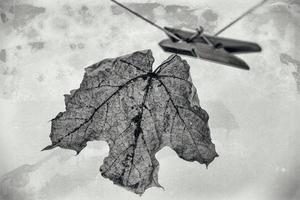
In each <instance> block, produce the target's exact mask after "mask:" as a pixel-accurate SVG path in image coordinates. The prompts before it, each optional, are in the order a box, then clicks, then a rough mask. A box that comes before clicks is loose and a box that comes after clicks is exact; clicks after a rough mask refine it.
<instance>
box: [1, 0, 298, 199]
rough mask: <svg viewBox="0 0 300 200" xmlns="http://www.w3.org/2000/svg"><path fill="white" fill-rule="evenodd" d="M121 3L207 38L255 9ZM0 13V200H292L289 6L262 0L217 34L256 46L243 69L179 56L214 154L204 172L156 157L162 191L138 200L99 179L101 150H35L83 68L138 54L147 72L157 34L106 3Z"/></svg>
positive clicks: (238, 2)
mask: <svg viewBox="0 0 300 200" xmlns="http://www.w3.org/2000/svg"><path fill="white" fill-rule="evenodd" d="M122 2H127V3H129V4H128V5H129V6H130V7H131V8H133V9H135V10H136V11H138V12H140V13H141V14H143V15H144V16H146V17H147V18H149V19H151V20H153V21H155V22H157V23H158V24H160V25H168V26H175V27H180V28H189V29H194V28H196V27H197V26H199V25H203V26H205V27H206V29H207V31H208V32H211V33H213V32H215V31H217V30H218V29H220V28H222V27H223V26H224V25H226V24H227V23H229V22H230V21H231V20H232V19H234V18H235V17H236V16H238V15H239V14H241V13H242V12H244V11H245V10H247V9H248V8H249V7H250V6H252V5H254V4H255V3H257V2H258V0H255V1H244V0H229V1H224V0H202V1H196V0H194V1H183V0H172V1H162V0H157V1H153V0H149V1H147V3H141V2H142V1H139V2H137V1H125V0H124V1H122ZM143 2H146V1H143ZM0 14H1V16H0V17H1V19H0V113H1V120H0V199H1V200H2V199H3V200H21V199H22V200H64V199H74V200H76V199H78V200H79V199H89V200H94V199H116V198H119V199H216V200H218V199H230V200H235V199H237V200H239V199H246V200H248V199H257V200H259V199H262V200H266V199H278V200H285V199H294V200H296V199H299V198H300V190H299V187H300V180H299V179H300V178H299V174H300V172H299V163H300V159H299V155H297V154H296V153H297V152H299V150H300V149H299V144H300V141H299V139H300V137H299V133H300V132H299V131H300V125H299V117H300V116H299V115H300V101H299V100H300V56H299V53H298V52H297V51H296V49H297V48H298V47H299V46H300V35H299V32H300V21H299V19H300V1H298V0H289V1H288V0H277V1H275V0H270V1H269V3H267V4H265V5H264V6H263V7H261V8H260V9H258V10H257V11H255V12H254V13H253V14H251V15H249V16H248V17H246V18H245V19H244V20H243V21H241V22H239V23H237V24H236V25H235V26H233V27H232V28H231V29H229V30H227V31H226V32H224V33H223V34H222V36H228V37H233V38H237V39H244V40H250V41H255V42H258V43H259V44H261V46H262V47H263V52H262V53H260V54H248V55H239V56H240V57H241V58H243V59H245V61H246V62H247V63H248V64H249V65H250V67H251V70H250V71H242V70H238V69H234V68H230V67H226V66H221V65H218V64H214V63H209V62H206V61H203V60H197V59H192V58H186V59H187V61H188V62H189V64H190V65H191V73H192V78H193V81H194V84H195V85H196V87H197V89H198V94H199V98H200V104H201V106H202V107H203V108H204V109H205V110H207V112H208V113H209V114H210V121H209V123H210V127H211V134H212V138H213V142H214V143H215V144H216V148H217V151H218V153H219V155H220V157H218V158H217V159H216V160H215V161H214V162H213V163H212V164H211V165H210V166H209V168H208V170H207V169H205V166H204V165H203V166H202V165H199V164H197V163H195V162H194V163H189V162H185V161H183V160H181V159H179V158H178V157H177V156H176V154H175V153H174V152H173V151H172V150H171V149H169V148H165V149H163V150H162V151H161V152H159V153H158V154H157V157H158V160H159V162H160V171H159V181H160V183H161V184H162V185H163V186H164V187H165V191H163V190H162V189H159V188H151V189H148V190H147V191H146V192H145V194H144V195H143V196H142V197H141V198H140V197H139V196H137V195H135V194H133V193H131V192H128V191H126V190H124V189H123V188H120V187H118V186H116V185H113V184H112V182H111V181H109V180H107V179H104V178H103V177H102V176H101V175H100V173H99V171H98V170H99V166H100V165H101V163H102V160H103V158H104V157H105V156H106V155H107V152H108V147H107V145H106V144H105V143H104V142H90V143H89V145H88V147H87V148H85V149H84V150H83V151H82V152H81V154H80V155H79V156H75V153H74V152H71V151H68V150H61V149H57V150H54V151H49V152H41V151H40V150H41V149H42V148H43V147H45V146H46V145H48V144H49V143H50V141H49V138H48V135H49V133H50V125H51V123H49V120H50V119H51V118H53V117H54V116H55V115H56V114H57V113H58V112H60V111H63V110H64V103H63V101H64V99H63V94H65V93H69V91H70V90H71V89H75V88H78V86H79V83H80V82H81V80H82V76H83V73H84V70H83V69H84V67H86V66H88V65H90V64H93V63H95V62H97V61H99V60H101V59H103V58H107V57H115V56H119V55H122V54H127V53H131V52H133V51H136V50H142V49H152V51H153V54H154V57H155V59H156V62H155V65H156V66H157V65H158V64H159V63H160V62H161V61H163V60H164V59H166V58H167V57H168V56H169V54H167V53H164V52H163V51H162V50H161V49H160V48H159V46H158V45H157V43H158V42H159V41H160V40H161V39H163V38H165V37H166V36H165V35H164V33H162V32H160V31H159V30H156V29H155V28H153V27H152V26H150V25H148V24H146V23H144V22H143V21H141V20H140V19H138V18H135V17H133V16H132V15H130V14H128V13H127V12H125V11H124V10H122V9H121V8H118V7H116V6H115V5H113V4H112V3H111V2H110V1H108V0H105V1H100V0H98V1H97V0H76V1H69V0H51V1H46V0H35V1H33V0H22V1H21V0H19V1H18V0H0Z"/></svg>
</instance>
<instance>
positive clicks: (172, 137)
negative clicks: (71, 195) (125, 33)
mask: <svg viewBox="0 0 300 200" xmlns="http://www.w3.org/2000/svg"><path fill="white" fill-rule="evenodd" d="M153 62H154V58H153V57H152V53H151V51H150V50H148V51H142V52H135V53H133V54H131V55H127V56H123V57H119V58H116V59H106V60H103V61H101V62H99V63H96V64H94V65H92V66H90V67H88V68H86V73H85V75H84V78H83V81H82V83H81V85H80V88H79V89H77V90H73V91H71V94H70V95H65V104H66V111H65V112H63V113H59V114H58V115H57V116H56V117H55V118H54V119H53V120H52V127H51V134H50V138H51V141H52V145H49V146H48V147H46V148H45V150H48V149H52V148H54V147H62V148H66V149H72V150H75V151H76V152H77V153H79V152H80V151H81V150H82V149H83V148H85V146H86V145H87V142H88V141H92V140H105V141H106V142H107V143H108V145H109V155H108V156H107V157H106V158H105V159H104V163H103V165H102V166H101V167H100V172H101V174H102V176H104V177H106V178H109V179H110V180H112V181H113V182H114V183H115V184H118V185H121V186H123V187H125V188H127V189H129V190H131V191H133V192H135V193H137V194H142V193H144V191H145V190H146V189H147V188H149V187H151V186H158V187H159V186H160V185H159V183H158V177H157V176H158V167H159V163H158V161H157V160H156V158H155V154H156V152H158V151H159V150H160V149H162V148H163V147H164V146H169V147H171V148H172V149H174V150H175V151H176V153H177V154H178V156H179V157H180V158H182V159H184V160H187V161H198V162H199V163H204V164H206V165H208V164H209V163H210V162H211V161H212V160H213V159H214V158H215V157H216V156H217V153H216V152H215V146H214V144H213V143H212V142H211V137H210V131H209V127H208V124H207V122H208V114H207V113H206V112H205V111H204V110H203V109H202V108H201V107H200V106H199V100H198V97H197V93H196V89H195V87H194V86H193V83H192V80H191V77H190V73H189V65H188V64H187V62H186V61H185V60H181V58H180V57H179V56H177V55H172V56H171V57H169V58H168V59H167V60H166V61H165V62H164V63H162V64H161V65H160V66H159V67H158V68H157V69H156V70H155V71H152V64H153Z"/></svg>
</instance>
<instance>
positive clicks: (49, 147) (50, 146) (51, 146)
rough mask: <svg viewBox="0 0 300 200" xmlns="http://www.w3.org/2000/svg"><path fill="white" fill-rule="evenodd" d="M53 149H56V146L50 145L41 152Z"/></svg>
mask: <svg viewBox="0 0 300 200" xmlns="http://www.w3.org/2000/svg"><path fill="white" fill-rule="evenodd" d="M55 147H57V145H53V144H51V145H48V146H46V147H45V148H43V149H42V150H41V151H47V150H51V149H54V148H55Z"/></svg>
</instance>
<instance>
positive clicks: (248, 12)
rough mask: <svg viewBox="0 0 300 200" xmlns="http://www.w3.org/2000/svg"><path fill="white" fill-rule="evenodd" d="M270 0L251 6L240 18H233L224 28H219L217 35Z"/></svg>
mask: <svg viewBox="0 0 300 200" xmlns="http://www.w3.org/2000/svg"><path fill="white" fill-rule="evenodd" d="M267 1H268V0H263V1H261V2H260V3H259V4H257V5H255V6H253V7H252V8H250V9H249V10H247V11H246V12H245V13H244V14H242V15H241V16H239V17H238V18H236V19H235V20H233V21H232V22H231V23H229V24H228V25H227V26H225V27H224V28H222V29H221V30H219V31H218V32H217V33H216V34H215V36H218V35H220V34H221V33H222V32H224V31H225V30H226V29H228V28H229V27H230V26H232V25H233V24H235V23H236V22H238V21H240V20H241V19H242V18H243V17H245V16H246V15H248V14H250V13H251V12H253V11H254V10H256V9H257V8H258V7H260V6H262V5H263V4H264V3H266V2H267Z"/></svg>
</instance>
